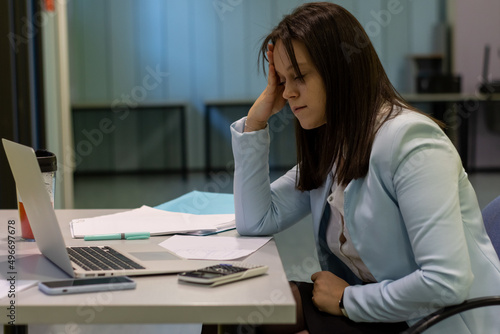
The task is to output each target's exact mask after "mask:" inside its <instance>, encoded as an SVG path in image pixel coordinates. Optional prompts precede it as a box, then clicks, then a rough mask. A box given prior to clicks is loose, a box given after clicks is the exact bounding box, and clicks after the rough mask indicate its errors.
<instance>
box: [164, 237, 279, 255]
mask: <svg viewBox="0 0 500 334" xmlns="http://www.w3.org/2000/svg"><path fill="white" fill-rule="evenodd" d="M271 238H272V237H222V236H209V237H194V236H185V235H174V236H173V237H171V238H168V239H167V240H165V241H163V242H162V243H160V246H162V247H164V248H166V249H168V250H169V251H171V252H174V253H176V254H177V255H179V256H181V257H183V258H186V259H193V260H194V259H197V260H236V259H239V258H242V257H245V256H248V255H250V254H252V253H253V252H255V251H256V250H257V249H259V248H260V247H262V246H264V245H265V244H266V243H267V242H268V241H269V240H271Z"/></svg>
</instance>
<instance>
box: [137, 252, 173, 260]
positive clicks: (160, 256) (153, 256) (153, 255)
mask: <svg viewBox="0 0 500 334" xmlns="http://www.w3.org/2000/svg"><path fill="white" fill-rule="evenodd" d="M129 253H130V254H132V255H133V256H135V257H136V258H138V259H139V260H141V261H165V260H179V259H180V258H179V257H178V256H175V255H174V254H171V253H169V252H129Z"/></svg>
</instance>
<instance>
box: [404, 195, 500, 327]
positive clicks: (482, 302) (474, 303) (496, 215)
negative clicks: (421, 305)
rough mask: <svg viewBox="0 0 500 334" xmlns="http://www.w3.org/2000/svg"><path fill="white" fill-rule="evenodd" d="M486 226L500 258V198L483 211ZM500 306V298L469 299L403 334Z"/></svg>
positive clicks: (430, 315)
mask: <svg viewBox="0 0 500 334" xmlns="http://www.w3.org/2000/svg"><path fill="white" fill-rule="evenodd" d="M482 214H483V221H484V226H485V227H486V232H487V233H488V235H489V237H490V239H491V242H492V243H493V247H494V248H495V251H496V252H497V255H498V257H499V258H500V196H498V197H497V198H495V199H494V200H493V201H492V202H490V203H489V204H488V205H487V206H486V207H485V208H484V209H483V211H482ZM493 305H500V296H491V297H481V298H474V299H468V300H466V301H464V302H463V303H462V304H458V305H452V306H446V307H443V308H441V309H439V310H437V311H436V312H434V313H431V314H429V315H428V316H426V317H424V318H423V319H422V320H420V321H419V322H417V323H416V324H414V325H413V326H411V327H410V328H408V329H407V330H405V331H404V332H402V333H401V334H420V333H422V332H424V331H425V330H426V329H427V328H429V327H431V326H433V325H435V324H437V323H438V322H440V321H442V320H444V319H446V318H449V317H451V316H452V315H455V314H458V313H461V312H464V311H467V310H472V309H475V308H478V307H486V306H493Z"/></svg>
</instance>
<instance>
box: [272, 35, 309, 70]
mask: <svg viewBox="0 0 500 334" xmlns="http://www.w3.org/2000/svg"><path fill="white" fill-rule="evenodd" d="M292 46H293V51H294V53H295V60H296V61H297V64H299V66H300V65H304V64H310V63H311V56H310V55H309V52H308V51H307V48H306V46H305V45H304V43H302V42H299V41H295V40H292ZM274 65H275V67H276V70H277V71H278V72H282V73H283V72H285V71H293V66H292V61H291V60H290V56H289V55H288V53H287V52H286V48H285V45H284V44H283V42H282V41H281V40H278V41H277V42H276V45H275V46H274Z"/></svg>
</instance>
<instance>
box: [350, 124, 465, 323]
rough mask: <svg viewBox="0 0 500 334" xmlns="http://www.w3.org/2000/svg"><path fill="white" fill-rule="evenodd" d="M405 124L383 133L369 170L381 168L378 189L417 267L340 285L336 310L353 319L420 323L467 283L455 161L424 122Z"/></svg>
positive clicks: (457, 297) (455, 299) (460, 175)
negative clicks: (387, 135) (393, 206)
mask: <svg viewBox="0 0 500 334" xmlns="http://www.w3.org/2000/svg"><path fill="white" fill-rule="evenodd" d="M412 123H413V124H410V125H404V126H402V127H400V128H399V129H398V131H397V132H396V133H395V134H394V133H393V136H392V135H391V137H392V138H391V139H392V143H390V144H389V145H387V146H385V151H386V152H387V155H386V156H385V157H384V156H383V155H382V156H381V158H380V159H378V158H377V159H375V160H374V161H373V163H374V166H372V167H373V168H376V169H377V168H380V169H381V170H382V169H383V168H384V166H385V169H386V170H387V171H388V175H389V176H388V177H386V178H385V180H386V181H387V184H386V185H385V188H386V189H388V192H390V193H392V195H393V196H394V199H395V201H396V202H397V205H398V207H399V211H400V214H401V219H402V221H403V223H404V226H405V228H406V231H407V235H408V242H409V247H411V249H412V252H413V254H414V261H415V264H416V268H417V270H415V271H414V272H411V273H408V274H407V275H405V276H403V277H393V278H385V279H384V280H382V281H380V282H378V283H374V284H368V285H364V286H352V287H348V288H347V289H346V292H345V295H344V305H345V307H346V310H347V313H348V314H349V316H350V318H351V319H352V320H354V321H402V320H407V319H416V318H420V317H422V316H424V315H425V314H427V313H430V312H431V311H433V310H435V309H436V308H438V307H441V306H445V305H450V304H458V303H460V302H462V301H463V300H464V299H465V298H466V297H467V295H468V293H469V289H470V286H471V284H472V281H473V274H472V270H471V263H470V258H469V253H468V250H467V242H466V237H465V232H464V227H463V222H462V215H461V198H460V188H461V186H460V185H461V184H463V182H468V181H467V178H466V174H465V173H464V172H463V168H462V165H461V161H460V158H459V157H458V154H457V152H456V150H455V149H454V147H453V145H452V144H451V142H450V141H449V139H448V138H447V137H446V135H445V134H444V133H443V132H442V131H441V130H440V129H439V128H438V127H437V126H436V125H434V124H431V121H420V122H412ZM384 143H385V144H387V143H389V142H388V141H385V142H384ZM377 164H380V166H377ZM372 167H371V168H372ZM462 188H464V187H462ZM389 223H391V222H386V224H389ZM392 223H396V222H392ZM380 265H383V260H381V261H380Z"/></svg>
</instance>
